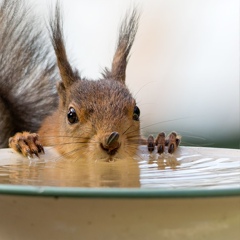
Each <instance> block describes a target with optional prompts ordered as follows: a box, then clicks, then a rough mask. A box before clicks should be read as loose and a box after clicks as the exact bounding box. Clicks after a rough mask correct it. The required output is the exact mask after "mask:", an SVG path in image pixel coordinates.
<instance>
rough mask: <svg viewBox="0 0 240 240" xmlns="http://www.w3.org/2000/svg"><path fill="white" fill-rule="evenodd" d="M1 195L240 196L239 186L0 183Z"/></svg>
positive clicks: (98, 196) (75, 196)
mask: <svg viewBox="0 0 240 240" xmlns="http://www.w3.org/2000/svg"><path fill="white" fill-rule="evenodd" d="M0 195H19V196H35V197H73V198H206V197H232V196H240V187H239V188H226V189H173V190H163V189H148V188H83V187H49V186H22V185H10V184H0Z"/></svg>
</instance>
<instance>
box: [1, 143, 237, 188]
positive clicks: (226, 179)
mask: <svg viewBox="0 0 240 240" xmlns="http://www.w3.org/2000/svg"><path fill="white" fill-rule="evenodd" d="M0 159H1V161H0V184H11V185H30V186H58V187H117V188H118V187H119V188H122V187H124V188H126V187H127V188H133V187H134V188H155V189H156V188H157V189H166V190H169V189H222V188H223V189H230V188H240V150H234V149H232V150H231V149H213V148H197V147H194V148H191V147H180V148H179V149H178V150H177V152H176V153H174V154H173V155H170V154H166V153H165V154H162V155H158V154H156V153H152V154H149V153H148V152H147V149H146V146H140V148H139V153H138V154H137V156H136V157H134V158H129V159H121V160H118V161H114V162H102V161H97V160H94V161H92V160H89V159H76V160H68V159H62V158H60V157H59V156H57V155H56V153H54V152H53V151H52V149H50V148H47V149H46V154H45V155H41V157H40V159H38V158H34V159H31V160H29V159H27V158H23V157H21V156H20V155H19V154H17V153H14V152H13V151H12V150H10V149H4V150H0Z"/></svg>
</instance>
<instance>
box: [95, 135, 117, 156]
mask: <svg viewBox="0 0 240 240" xmlns="http://www.w3.org/2000/svg"><path fill="white" fill-rule="evenodd" d="M118 139H119V133H118V132H112V133H111V134H110V135H108V136H106V137H105V142H104V143H100V146H101V148H102V149H103V150H104V151H106V152H107V153H108V154H109V155H111V156H112V155H115V154H116V152H117V150H118V149H119V148H120V146H121V144H120V142H119V141H118Z"/></svg>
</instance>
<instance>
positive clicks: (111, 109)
mask: <svg viewBox="0 0 240 240" xmlns="http://www.w3.org/2000/svg"><path fill="white" fill-rule="evenodd" d="M137 27H138V16H137V13H136V11H135V10H133V11H132V13H131V14H129V15H127V16H126V17H125V19H124V21H123V22H122V24H121V27H120V31H119V37H118V42H117V49H116V51H115V55H114V57H113V61H112V67H111V70H108V69H105V72H104V73H103V79H100V80H98V81H91V80H86V79H82V78H81V76H80V75H79V74H78V73H77V72H76V71H74V70H73V69H72V67H71V65H70V63H69V61H68V58H67V54H66V50H65V46H64V40H63V34H62V23H61V16H60V10H59V6H58V5H57V7H56V12H55V18H54V19H53V20H52V21H51V26H50V28H51V32H52V44H53V47H54V50H55V53H56V57H57V63H58V68H59V72H60V76H61V81H60V83H59V84H58V93H59V98H60V101H59V107H58V110H57V112H56V113H54V114H53V116H51V117H50V118H49V119H47V120H46V121H45V127H44V124H43V127H42V128H41V129H40V131H39V135H40V136H41V132H42V133H43V134H42V135H46V134H47V132H48V133H49V134H50V133H51V134H50V135H53V136H54V137H53V138H52V139H53V141H50V140H49V141H45V142H43V144H45V145H54V146H55V147H56V149H57V150H58V151H59V152H60V153H61V154H62V155H67V156H70V155H71V156H72V155H74V156H76V155H77V156H79V155H80V153H84V154H87V155H91V158H93V159H106V160H107V161H109V160H112V159H117V158H125V157H129V156H132V155H133V154H135V153H136V150H137V146H138V143H139V139H140V124H139V115H140V110H139V109H138V107H137V106H136V102H135V100H134V98H133V97H132V95H131V94H130V92H129V90H128V89H127V87H126V85H125V72H126V67H127V62H128V55H129V52H130V50H131V47H132V44H133V41H134V38H135V35H136V32H137ZM52 122H55V124H56V123H57V127H55V130H53V128H51V127H50V126H51V125H52V126H53V124H52ZM46 139H47V138H46ZM49 139H50V138H49Z"/></svg>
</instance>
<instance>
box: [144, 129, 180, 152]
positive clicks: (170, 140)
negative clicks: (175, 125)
mask: <svg viewBox="0 0 240 240" xmlns="http://www.w3.org/2000/svg"><path fill="white" fill-rule="evenodd" d="M180 140H181V137H180V136H179V135H177V133H176V132H171V133H170V134H169V135H168V136H167V137H166V135H165V133H164V132H161V133H159V134H158V136H157V137H156V139H155V140H154V137H153V136H152V135H150V136H149V137H148V139H147V147H148V151H149V152H150V153H151V152H153V151H154V149H155V146H156V147H157V152H158V153H159V154H162V153H163V152H164V148H165V146H167V148H168V153H170V154H172V153H174V152H175V151H176V149H177V148H178V146H179V144H180Z"/></svg>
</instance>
